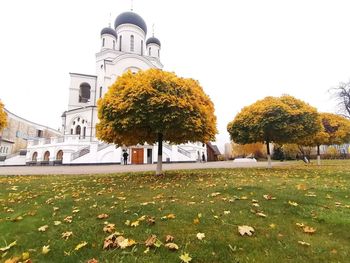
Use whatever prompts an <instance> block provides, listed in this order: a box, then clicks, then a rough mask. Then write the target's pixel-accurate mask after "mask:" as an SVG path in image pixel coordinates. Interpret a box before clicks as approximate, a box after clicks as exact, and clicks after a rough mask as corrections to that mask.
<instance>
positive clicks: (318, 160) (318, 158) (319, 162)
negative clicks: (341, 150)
mask: <svg viewBox="0 0 350 263" xmlns="http://www.w3.org/2000/svg"><path fill="white" fill-rule="evenodd" d="M317 165H321V154H320V146H319V145H317Z"/></svg>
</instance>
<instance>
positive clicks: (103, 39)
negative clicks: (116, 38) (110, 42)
mask: <svg viewBox="0 0 350 263" xmlns="http://www.w3.org/2000/svg"><path fill="white" fill-rule="evenodd" d="M104 46H105V38H102V47H104Z"/></svg>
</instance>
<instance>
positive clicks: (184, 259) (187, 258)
mask: <svg viewBox="0 0 350 263" xmlns="http://www.w3.org/2000/svg"><path fill="white" fill-rule="evenodd" d="M179 258H180V259H181V260H182V262H185V263H188V262H190V261H191V260H192V258H191V257H190V255H189V253H184V254H182V255H181V256H180V257H179Z"/></svg>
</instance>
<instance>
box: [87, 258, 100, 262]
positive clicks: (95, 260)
mask: <svg viewBox="0 0 350 263" xmlns="http://www.w3.org/2000/svg"><path fill="white" fill-rule="evenodd" d="M87 263H98V260H97V259H94V258H92V259H89V260H88V261H87Z"/></svg>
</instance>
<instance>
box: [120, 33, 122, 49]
mask: <svg viewBox="0 0 350 263" xmlns="http://www.w3.org/2000/svg"><path fill="white" fill-rule="evenodd" d="M119 51H122V36H119Z"/></svg>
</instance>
